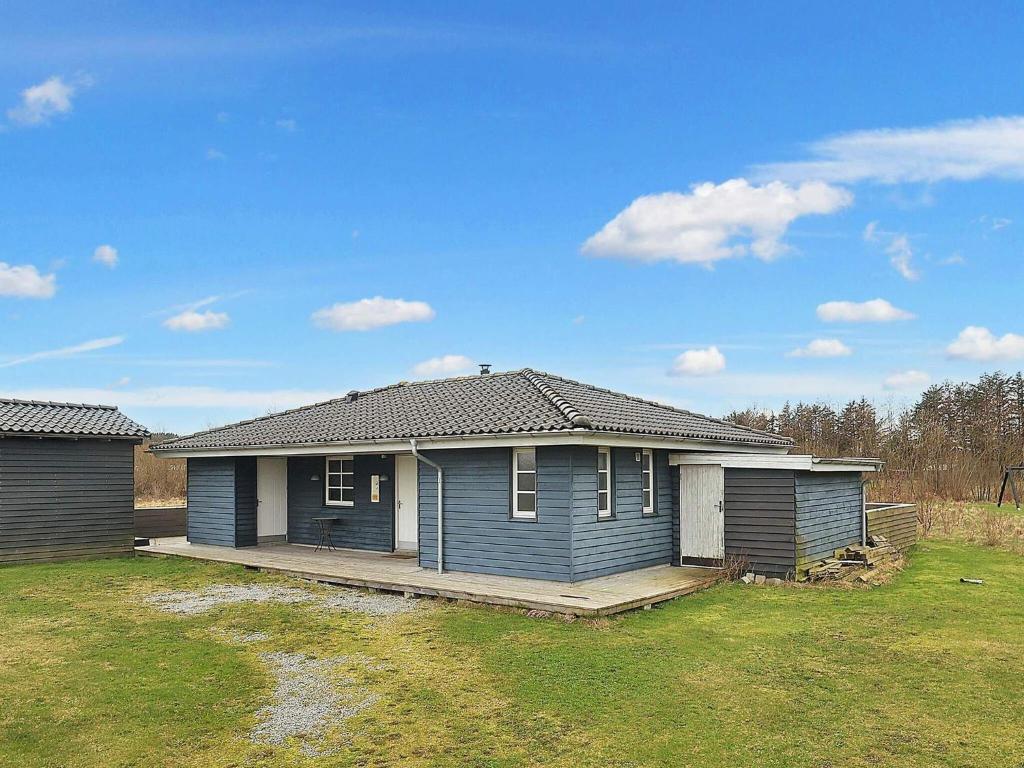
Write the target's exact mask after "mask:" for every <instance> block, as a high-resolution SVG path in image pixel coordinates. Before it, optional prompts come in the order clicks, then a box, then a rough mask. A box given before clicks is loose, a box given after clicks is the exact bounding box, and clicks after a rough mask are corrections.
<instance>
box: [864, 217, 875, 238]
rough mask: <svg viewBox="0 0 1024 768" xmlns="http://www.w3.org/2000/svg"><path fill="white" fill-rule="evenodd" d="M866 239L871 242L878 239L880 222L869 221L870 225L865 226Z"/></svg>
mask: <svg viewBox="0 0 1024 768" xmlns="http://www.w3.org/2000/svg"><path fill="white" fill-rule="evenodd" d="M864 239H865V240H867V241H868V242H869V243H874V242H877V241H878V222H877V221H869V222H868V225H867V226H866V227H864Z"/></svg>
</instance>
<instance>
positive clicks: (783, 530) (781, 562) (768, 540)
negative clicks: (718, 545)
mask: <svg viewBox="0 0 1024 768" xmlns="http://www.w3.org/2000/svg"><path fill="white" fill-rule="evenodd" d="M793 474H794V473H793V472H792V471H791V470H779V469H734V468H729V467H727V468H726V470H725V556H726V559H727V560H736V559H740V560H743V561H745V562H746V565H747V567H749V568H750V569H751V570H753V571H754V572H756V573H761V574H765V575H767V576H777V577H779V578H790V577H792V576H793V575H795V569H796V562H795V556H794V552H795V541H796V531H795V525H796V523H795V509H796V502H795V487H794V477H793Z"/></svg>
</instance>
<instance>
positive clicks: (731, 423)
mask: <svg viewBox="0 0 1024 768" xmlns="http://www.w3.org/2000/svg"><path fill="white" fill-rule="evenodd" d="M528 370H529V369H528ZM531 373H534V374H538V375H540V376H547V377H549V378H552V379H558V380H559V381H564V382H567V383H569V384H576V385H578V386H581V387H588V388H590V389H595V390H597V391H598V392H607V393H609V394H612V395H618V396H619V397H624V398H626V399H627V400H633V401H635V402H638V403H645V404H646V405H656V406H658V407H659V408H667V409H668V410H670V411H675V412H676V413H685V414H686V415H687V416H693V417H695V418H698V419H704V420H706V421H713V422H714V423H716V424H725V425H727V426H730V427H734V428H735V429H741V430H743V431H745V432H752V433H753V434H755V435H762V436H763V437H771V438H774V439H776V440H788V441H789V442H790V443H792V442H793V438H791V437H787V436H786V435H777V434H774V433H772V432H765V431H763V430H760V429H754V428H753V427H748V426H746V425H745V424H737V423H736V422H734V421H726V420H725V419H717V418H715V417H714V416H707V415H705V414H703V413H695V412H694V411H688V410H686V409H685V408H679V407H677V406H674V405H669V404H668V403H660V402H658V401H657V400H648V399H647V398H644V397H637V396H636V395H630V394H628V393H626V392H619V391H617V390H614V389H608V388H607V387H598V386H595V385H593V384H587V383H586V382H582V381H576V380H575V379H568V378H566V377H565V376H559V375H558V374H557V373H547V372H546V371H531Z"/></svg>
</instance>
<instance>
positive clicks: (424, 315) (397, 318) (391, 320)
mask: <svg viewBox="0 0 1024 768" xmlns="http://www.w3.org/2000/svg"><path fill="white" fill-rule="evenodd" d="M434 315H435V312H434V310H433V308H431V306H430V305H429V304H427V303H426V302H424V301H406V300H405V299H385V298H383V297H382V296H375V297H374V298H372V299H360V300H359V301H352V302H348V303H344V304H343V303H338V304H333V305H331V306H330V307H324V308H323V309H318V310H317V311H316V312H314V313H313V316H312V319H313V323H314V325H316V326H317V327H318V328H325V329H326V330H329V331H368V330H370V329H372V328H380V327H382V326H385V325H396V324H398V323H422V322H426V321H427V320H433V319H434Z"/></svg>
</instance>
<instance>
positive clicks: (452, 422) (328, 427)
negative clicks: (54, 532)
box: [154, 369, 791, 451]
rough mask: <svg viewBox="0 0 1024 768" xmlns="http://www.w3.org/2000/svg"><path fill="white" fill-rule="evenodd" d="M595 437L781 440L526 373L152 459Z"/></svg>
mask: <svg viewBox="0 0 1024 768" xmlns="http://www.w3.org/2000/svg"><path fill="white" fill-rule="evenodd" d="M577 429H594V430H596V431H603V432H623V433H630V434H639V435H650V436H656V437H678V438H684V439H695V440H713V441H721V442H726V443H732V444H748V445H750V444H752V445H766V446H767V445H774V446H785V445H790V444H791V441H790V440H789V439H788V438H785V437H780V436H778V435H772V434H769V433H766V432H759V431H757V430H753V429H749V428H747V427H741V426H739V425H736V424H732V423H730V422H726V421H721V420H718V419H712V418H709V417H707V416H700V415H698V414H695V413H690V412H689V411H684V410H681V409H678V408H673V407H671V406H667V405H663V404H661V403H655V402H651V401H648V400H642V399H640V398H637V397H631V396H630V395H624V394H622V393H619V392H612V391H611V390H607V389H600V388H598V387H593V386H590V385H588V384H582V383H580V382H578V381H573V380H571V379H564V378H561V377H559V376H553V375H551V374H547V373H542V372H540V371H533V370H530V369H524V370H521V371H509V372H505V373H492V374H487V375H482V376H463V377H459V378H451V379H439V380H436V381H422V382H414V383H407V382H402V383H400V384H393V385H391V386H387V387H382V388H380V389H374V390H370V391H369V392H353V393H349V394H348V395H346V396H345V397H341V398H338V399H335V400H328V401H326V402H323V403H316V404H314V405H309V406H305V407H303V408H296V409H294V410H290V411H284V412H282V413H277V414H272V415H270V416H264V417H261V418H258V419H252V420H250V421H242V422H238V423H236V424H229V425H227V426H224V427H219V428H217V429H211V430H208V431H205V432H198V433H196V434H194V435H189V436H187V437H182V438H178V439H176V440H171V441H169V442H166V443H162V444H160V445H158V446H154V449H155V450H158V451H159V450H170V449H197V450H199V449H225V448H226V449H230V448H255V447H269V446H288V445H311V444H317V443H350V442H360V441H371V440H400V439H410V438H428V437H453V436H460V435H502V434H516V433H524V432H561V431H571V430H577Z"/></svg>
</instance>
